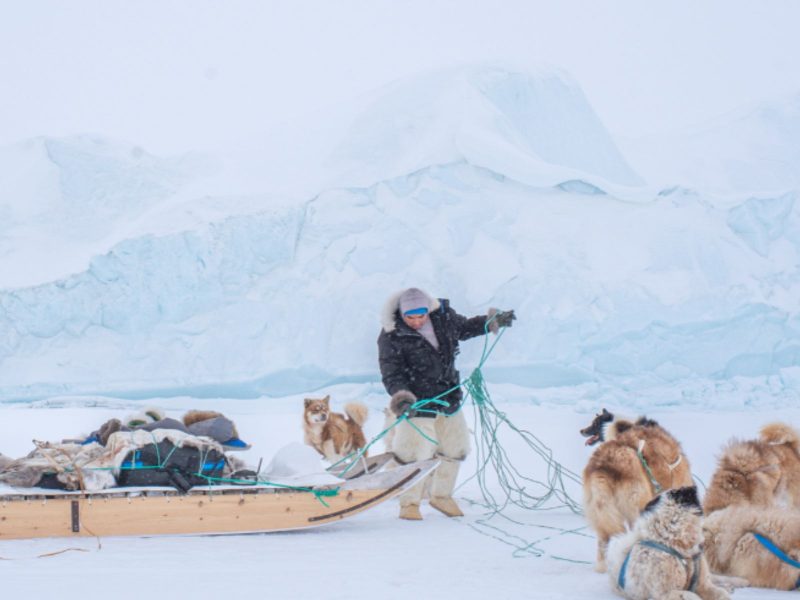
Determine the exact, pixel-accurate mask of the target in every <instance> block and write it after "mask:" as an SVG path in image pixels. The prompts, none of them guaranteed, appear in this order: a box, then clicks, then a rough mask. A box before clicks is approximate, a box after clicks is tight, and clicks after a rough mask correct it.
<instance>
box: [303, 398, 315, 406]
mask: <svg viewBox="0 0 800 600" xmlns="http://www.w3.org/2000/svg"><path fill="white" fill-rule="evenodd" d="M313 401H314V399H313V398H306V399H305V401H304V402H305V404H304V406H305V407H306V408H308V407H309V406H311V403H312V402H313Z"/></svg>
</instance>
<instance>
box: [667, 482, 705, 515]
mask: <svg viewBox="0 0 800 600" xmlns="http://www.w3.org/2000/svg"><path fill="white" fill-rule="evenodd" d="M667 493H668V494H669V497H670V498H671V499H672V501H673V502H675V504H678V505H680V506H683V507H685V508H695V509H700V500H698V498H697V487H696V486H694V485H692V486H686V487H682V488H677V489H674V490H669V492H667Z"/></svg>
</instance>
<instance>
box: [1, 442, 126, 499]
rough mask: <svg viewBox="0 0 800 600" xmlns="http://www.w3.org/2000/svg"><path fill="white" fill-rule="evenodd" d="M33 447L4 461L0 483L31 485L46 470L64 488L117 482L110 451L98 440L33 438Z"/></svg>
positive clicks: (106, 485) (92, 487)
mask: <svg viewBox="0 0 800 600" xmlns="http://www.w3.org/2000/svg"><path fill="white" fill-rule="evenodd" d="M34 444H36V448H35V449H34V450H33V451H32V452H30V453H29V454H28V456H26V457H24V458H19V459H17V460H14V461H12V462H10V463H9V464H8V465H6V467H5V469H3V470H2V472H0V483H6V484H8V485H11V486H14V487H26V488H27V487H34V486H36V485H38V484H39V481H41V479H42V476H43V475H45V474H46V473H55V476H56V479H57V480H58V481H60V482H61V483H62V484H63V485H64V488H65V489H68V490H78V489H85V490H102V489H105V488H109V487H114V486H115V485H116V483H117V481H116V479H115V478H114V475H113V473H112V472H111V471H110V470H109V469H106V468H105V467H108V466H111V465H110V462H109V460H110V459H111V456H110V453H109V452H108V451H107V450H106V448H103V447H102V446H101V445H99V444H87V445H85V446H84V445H81V444H73V443H66V444H61V443H51V442H36V441H35V442H34Z"/></svg>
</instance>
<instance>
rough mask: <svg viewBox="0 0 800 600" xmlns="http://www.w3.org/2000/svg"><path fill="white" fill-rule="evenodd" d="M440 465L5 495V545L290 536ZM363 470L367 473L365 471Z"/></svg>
mask: <svg viewBox="0 0 800 600" xmlns="http://www.w3.org/2000/svg"><path fill="white" fill-rule="evenodd" d="M437 465H438V461H436V460H428V461H421V462H417V463H411V464H408V465H402V466H399V467H397V468H394V469H390V470H385V471H379V472H371V473H370V472H369V469H366V471H367V472H366V473H365V474H362V475H361V476H359V477H352V478H350V479H347V480H344V481H342V482H341V483H337V484H334V485H324V486H314V487H310V488H308V490H309V491H298V490H297V489H285V488H274V487H264V486H260V485H253V486H241V485H235V486H233V485H219V486H200V487H194V488H191V489H190V490H189V491H188V493H186V494H181V493H179V492H177V491H176V490H174V489H172V488H166V487H159V488H121V487H120V488H111V489H106V490H102V491H97V492H79V491H76V492H65V491H55V490H44V489H38V488H30V489H25V490H20V491H13V492H3V491H0V540H10V539H24V538H40V537H80V536H99V537H105V536H155V535H211V534H237V533H257V532H270V531H285V530H291V529H303V528H307V527H316V526H319V525H325V524H326V523H333V522H336V521H341V520H342V519H345V518H347V517H350V516H352V515H355V514H358V513H360V512H362V511H364V510H367V509H369V508H372V507H373V506H377V505H378V504H380V503H381V502H384V501H385V500H388V499H389V498H392V497H393V496H396V495H397V494H399V493H401V492H403V491H404V490H406V489H408V488H409V487H411V486H412V485H414V484H415V483H417V482H418V481H419V480H420V479H421V478H423V477H425V475H427V474H428V473H430V472H431V471H433V469H435V468H436V466H437ZM362 473H363V471H362Z"/></svg>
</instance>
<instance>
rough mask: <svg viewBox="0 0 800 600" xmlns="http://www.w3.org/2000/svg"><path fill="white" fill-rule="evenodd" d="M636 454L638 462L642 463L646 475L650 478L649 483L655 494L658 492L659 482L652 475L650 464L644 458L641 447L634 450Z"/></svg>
mask: <svg viewBox="0 0 800 600" xmlns="http://www.w3.org/2000/svg"><path fill="white" fill-rule="evenodd" d="M636 456H638V457H639V462H640V463H642V466H643V467H644V470H645V472H646V473H647V476H648V477H649V478H650V484H651V485H652V486H653V490H654V491H655V493H656V494H660V493H661V484H660V483H658V480H656V478H655V475H653V472H652V471H651V470H650V465H648V464H647V460H645V458H644V454H643V453H642V449H641V448H639V449H637V450H636Z"/></svg>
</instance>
